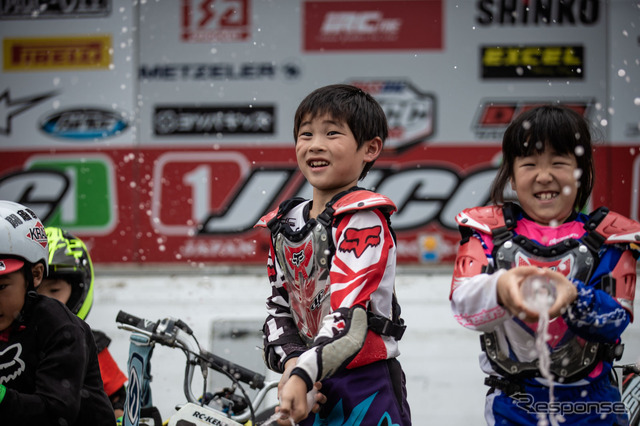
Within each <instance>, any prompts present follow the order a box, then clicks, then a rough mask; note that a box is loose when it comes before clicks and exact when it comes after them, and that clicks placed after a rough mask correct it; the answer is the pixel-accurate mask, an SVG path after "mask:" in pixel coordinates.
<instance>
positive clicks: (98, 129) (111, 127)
mask: <svg viewBox="0 0 640 426" xmlns="http://www.w3.org/2000/svg"><path fill="white" fill-rule="evenodd" d="M39 126H40V130H42V131H43V132H44V133H45V134H47V135H49V136H53V137H56V138H63V139H69V140H76V141H88V140H100V139H105V138H109V137H113V136H117V135H119V134H120V133H122V132H123V131H124V130H125V129H126V128H127V127H128V126H129V119H128V118H127V115H126V114H125V113H122V112H117V111H114V110H107V109H104V108H74V109H65V110H62V111H56V112H54V113H51V114H49V115H47V116H45V117H44V118H42V119H41V120H40V125H39Z"/></svg>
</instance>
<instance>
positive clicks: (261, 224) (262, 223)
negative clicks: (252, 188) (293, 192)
mask: <svg viewBox="0 0 640 426" xmlns="http://www.w3.org/2000/svg"><path fill="white" fill-rule="evenodd" d="M304 201H306V200H305V199H304V198H301V197H295V198H290V199H288V200H285V201H283V202H282V203H280V205H279V206H278V208H277V209H273V210H272V211H270V212H269V213H267V214H266V215H264V216H262V217H261V218H260V220H259V221H258V223H256V224H255V225H253V227H254V228H268V227H269V222H270V221H272V220H273V219H274V218H276V217H282V216H284V215H285V214H287V213H288V212H289V210H291V209H292V208H294V207H295V206H297V205H298V204H300V203H302V202H304Z"/></svg>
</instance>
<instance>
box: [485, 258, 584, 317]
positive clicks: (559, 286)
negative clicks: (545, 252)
mask: <svg viewBox="0 0 640 426" xmlns="http://www.w3.org/2000/svg"><path fill="white" fill-rule="evenodd" d="M530 275H540V276H544V277H547V278H549V279H551V280H552V281H553V282H554V283H555V286H556V300H555V302H554V303H553V305H552V306H551V308H549V318H550V319H552V318H555V317H557V316H559V315H561V314H562V313H563V312H564V311H565V310H566V308H567V306H569V305H570V304H571V303H572V302H573V301H574V300H575V299H576V297H577V296H578V290H577V289H576V286H575V285H574V284H573V283H572V282H571V281H569V280H568V279H567V278H566V277H565V276H564V275H562V274H561V273H560V272H557V271H552V270H551V269H547V268H538V267H536V266H519V267H516V268H512V269H509V270H508V271H507V272H505V273H504V274H502V275H501V276H500V278H498V287H497V292H498V303H500V304H502V305H503V306H504V307H505V309H507V310H508V311H509V312H510V313H511V314H512V315H514V316H517V317H518V318H520V319H521V320H523V321H526V322H536V321H538V318H539V314H538V312H536V311H534V310H531V309H529V307H528V306H527V305H526V304H525V303H524V300H523V298H522V293H521V291H520V286H521V285H522V282H523V281H524V280H525V278H527V277H528V276H530Z"/></svg>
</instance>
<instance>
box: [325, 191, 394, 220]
mask: <svg viewBox="0 0 640 426" xmlns="http://www.w3.org/2000/svg"><path fill="white" fill-rule="evenodd" d="M331 207H332V208H333V210H334V212H333V215H334V216H338V215H340V214H343V213H347V212H350V211H357V210H370V209H374V208H379V209H382V210H384V211H386V212H387V213H388V214H392V213H393V212H395V211H396V210H397V209H396V205H395V204H393V201H391V200H390V199H389V198H387V197H385V196H384V195H381V194H376V193H375V192H371V191H366V190H360V191H352V192H349V193H347V194H345V195H344V196H343V197H340V199H338V200H336V202H334V203H333V205H332V206H331Z"/></svg>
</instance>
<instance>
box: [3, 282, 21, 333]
mask: <svg viewBox="0 0 640 426" xmlns="http://www.w3.org/2000/svg"><path fill="white" fill-rule="evenodd" d="M26 294H27V283H26V280H25V278H24V274H23V273H22V270H18V271H15V272H11V273H9V274H4V275H0V331H4V330H6V329H7V328H9V326H10V325H11V323H12V322H13V321H14V320H15V319H16V318H17V317H18V315H20V311H22V307H23V306H24V298H25V295H26Z"/></svg>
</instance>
